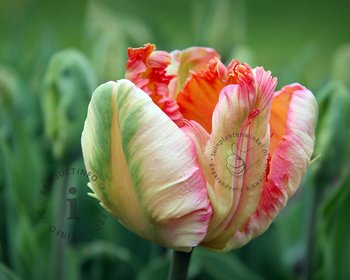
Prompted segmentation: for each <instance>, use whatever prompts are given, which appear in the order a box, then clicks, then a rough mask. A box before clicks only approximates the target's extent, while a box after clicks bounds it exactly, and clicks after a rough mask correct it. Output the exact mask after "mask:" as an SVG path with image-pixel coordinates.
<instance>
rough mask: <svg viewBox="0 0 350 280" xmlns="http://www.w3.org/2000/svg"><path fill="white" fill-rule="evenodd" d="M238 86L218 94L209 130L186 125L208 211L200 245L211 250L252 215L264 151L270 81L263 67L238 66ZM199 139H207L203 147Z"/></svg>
mask: <svg viewBox="0 0 350 280" xmlns="http://www.w3.org/2000/svg"><path fill="white" fill-rule="evenodd" d="M241 70H244V71H240V70H239V69H238V70H237V71H238V72H237V73H236V74H237V75H239V73H240V74H242V77H239V79H238V78H237V77H236V80H240V81H238V82H239V83H238V84H234V85H228V86H226V87H224V89H223V90H222V91H221V93H220V98H219V102H218V104H217V106H216V107H215V111H214V113H213V131H212V133H211V135H210V136H209V137H208V135H207V132H206V131H205V130H204V129H201V128H200V125H199V124H196V123H195V122H193V121H192V122H191V123H190V124H187V128H186V129H188V130H189V132H187V133H188V135H190V136H191V137H192V138H193V139H197V141H196V140H194V143H195V144H196V147H197V152H198V154H199V156H198V158H199V161H200V164H201V168H202V170H203V171H204V173H205V176H206V179H207V190H208V194H209V198H210V201H211V204H212V207H213V216H212V218H211V221H210V224H209V228H208V234H207V236H206V237H205V239H204V241H203V243H202V245H203V246H205V247H209V248H212V249H216V250H222V249H223V248H225V246H226V245H227V243H228V242H229V240H230V239H231V238H232V236H233V235H234V234H235V232H237V231H239V230H240V229H241V227H242V226H243V225H244V224H245V223H246V221H247V220H248V219H249V217H250V215H252V214H253V213H254V212H255V210H256V208H257V206H258V202H259V198H260V195H261V191H262V185H263V180H264V175H265V171H266V162H267V153H268V147H269V138H270V137H269V136H270V134H269V133H270V131H269V124H268V120H269V113H270V107H271V102H272V97H273V91H274V88H275V86H276V79H275V78H272V77H271V75H270V73H269V72H265V71H264V70H263V68H257V69H255V70H251V69H250V68H247V67H244V69H243V68H242V69H241ZM205 139H208V140H207V142H206V143H205V144H204V142H205Z"/></svg>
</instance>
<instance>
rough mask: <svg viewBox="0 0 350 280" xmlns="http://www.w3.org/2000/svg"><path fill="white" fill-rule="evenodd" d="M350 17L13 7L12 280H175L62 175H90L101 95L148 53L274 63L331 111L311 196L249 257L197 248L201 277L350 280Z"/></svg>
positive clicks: (15, 0)
mask: <svg viewBox="0 0 350 280" xmlns="http://www.w3.org/2000/svg"><path fill="white" fill-rule="evenodd" d="M349 10H350V4H349V2H348V1H345V0H344V1H341V0H335V1H332V2H330V1H326V0H310V1H302V0H295V1H289V2H287V1H278V0H256V1H253V0H251V1H244V0H232V1H230V0H216V1H215V0H177V1H168V0H153V1H145V0H143V1H141V0H129V1H127V0H115V1H112V0H109V1H108V0H104V1H82V0H77V1H53V0H47V1H33V0H0V279H1V280H2V279H29V280H30V279H35V280H37V279H57V280H59V279H165V277H166V274H167V269H168V266H169V252H168V251H167V250H165V249H163V248H160V247H158V246H157V245H154V244H150V243H148V242H146V241H143V240H141V239H140V238H138V237H137V236H135V235H134V234H133V233H130V232H128V231H127V230H126V229H124V228H123V227H122V226H121V225H120V224H119V223H118V222H117V221H116V220H114V219H113V218H112V217H111V216H110V215H109V214H108V213H106V212H105V211H104V210H103V209H102V208H101V207H99V205H98V203H97V202H96V201H94V200H93V198H90V197H88V196H87V195H86V192H87V191H88V189H87V187H86V183H87V181H88V180H87V177H86V176H80V175H79V176H78V175H72V174H71V175H69V176H67V175H66V176H61V177H60V176H59V175H57V174H60V172H61V174H62V172H63V173H64V172H65V171H64V170H66V169H67V168H68V169H69V170H70V172H71V173H72V170H73V169H72V168H76V170H81V169H83V168H84V167H83V163H82V156H81V150H80V133H81V129H82V122H83V120H84V118H85V115H86V108H87V104H88V101H89V98H90V95H91V93H92V91H93V89H94V88H95V87H96V86H97V85H98V84H100V83H102V82H105V81H107V80H111V79H112V80H115V79H118V78H121V77H123V74H124V64H125V59H126V50H127V47H129V46H132V47H138V46H142V45H143V44H144V43H146V42H152V43H155V44H156V45H157V47H158V49H163V50H168V51H171V50H174V49H183V48H186V47H189V46H193V45H205V46H209V47H212V48H215V49H217V50H218V51H219V52H220V53H221V54H222V57H223V60H224V61H226V62H228V61H229V59H230V58H232V57H236V58H239V59H241V60H242V61H246V62H248V63H250V64H251V65H252V66H257V65H263V66H264V67H265V69H270V70H271V71H272V73H273V75H275V76H277V77H278V81H279V83H278V88H281V87H282V86H283V85H284V84H286V83H292V82H295V81H298V82H301V83H303V84H304V85H305V86H307V87H308V88H310V89H311V90H312V91H313V92H314V94H315V95H316V97H317V99H318V101H319V105H320V118H319V125H318V129H317V145H316V151H315V155H314V157H316V156H318V155H321V157H320V158H319V159H318V160H316V161H315V162H314V163H313V164H312V166H311V167H310V169H309V171H308V173H307V175H306V176H305V178H304V180H303V183H302V186H301V188H300V191H298V193H297V194H296V195H295V196H294V197H293V199H292V200H291V201H290V202H289V204H288V206H287V208H286V209H285V210H284V211H283V212H282V213H281V214H280V215H279V217H278V219H277V220H276V221H275V222H274V223H273V224H272V225H271V227H270V228H269V230H268V231H267V232H266V233H265V234H264V235H262V236H261V237H259V238H257V239H256V240H254V241H252V242H250V243H249V244H248V245H247V246H245V247H243V248H241V249H239V250H236V251H233V252H229V253H226V254H217V253H213V252H209V251H207V250H204V249H201V248H198V249H196V250H195V252H194V255H193V259H192V262H191V267H190V275H189V278H190V279H219V280H220V279H350V267H349V265H348V264H349V262H350V238H349V232H350V223H349V213H350V212H349V211H350V185H349V184H350V175H349V172H348V170H349V167H350V166H349V165H350V164H349V161H350V160H349V158H350V157H349V151H350V144H349V143H350V137H349V131H350V129H349V128H350V127H349V126H350V45H347V44H350V32H349V26H350V17H349ZM62 170H63V171H62ZM65 174H66V173H65ZM57 176H58V177H57ZM68 188H69V189H68ZM72 188H73V189H72ZM74 190H75V192H74ZM68 191H69V192H68ZM70 191H71V192H70ZM69 199H71V202H69ZM74 202H77V205H76V207H77V208H74V207H73V205H72V204H69V203H74ZM69 207H70V208H69ZM72 207H73V208H74V209H77V213H72V212H69V211H71V209H72ZM68 208H69V209H70V210H68ZM68 212H69V213H68ZM69 214H72V215H73V216H76V217H78V218H79V219H73V221H72V220H70V221H67V220H66V217H67V215H69ZM59 228H60V229H61V230H62V231H63V232H64V233H65V234H66V233H67V234H68V233H69V234H70V237H69V238H68V235H67V236H65V237H63V235H62V233H61V235H60V233H59V232H58V229H59ZM91 228H93V229H94V230H91ZM89 230H90V231H89ZM87 231H89V232H90V233H89V234H85V235H83V234H81V233H82V232H87Z"/></svg>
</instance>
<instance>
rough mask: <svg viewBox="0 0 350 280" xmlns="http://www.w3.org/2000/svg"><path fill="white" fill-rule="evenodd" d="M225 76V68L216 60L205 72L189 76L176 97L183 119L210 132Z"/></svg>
mask: <svg viewBox="0 0 350 280" xmlns="http://www.w3.org/2000/svg"><path fill="white" fill-rule="evenodd" d="M226 74H227V71H226V67H225V66H224V65H223V64H222V63H221V62H220V60H218V59H215V60H212V61H211V62H210V65H209V68H208V69H207V70H205V71H202V72H198V73H194V72H193V73H192V74H191V76H190V77H189V78H188V80H187V82H186V84H185V86H184V88H183V90H181V91H180V93H179V94H178V96H177V103H178V104H179V106H180V112H181V113H182V115H183V116H184V118H186V119H189V120H194V121H196V122H198V123H199V124H201V125H202V126H203V127H204V128H205V129H206V130H207V131H208V132H211V119H212V114H213V111H214V108H215V105H216V104H217V102H218V99H219V94H220V91H221V90H222V88H223V87H224V86H225V79H226Z"/></svg>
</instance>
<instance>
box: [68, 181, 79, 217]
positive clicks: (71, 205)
mask: <svg viewBox="0 0 350 280" xmlns="http://www.w3.org/2000/svg"><path fill="white" fill-rule="evenodd" d="M68 192H69V193H70V194H71V195H75V194H76V193H77V189H76V188H74V187H70V188H69V189H68ZM67 201H68V217H67V219H68V220H76V219H79V217H78V207H77V205H78V204H77V199H76V198H68V199H67Z"/></svg>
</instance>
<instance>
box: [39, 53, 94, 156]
mask: <svg viewBox="0 0 350 280" xmlns="http://www.w3.org/2000/svg"><path fill="white" fill-rule="evenodd" d="M95 86H96V78H95V74H94V72H93V70H92V67H91V66H90V64H89V62H88V61H87V59H86V58H85V57H84V56H83V55H82V54H81V53H79V52H78V51H76V50H64V51H61V52H58V53H57V54H55V55H54V56H53V57H52V58H51V61H50V63H49V67H48V69H47V72H46V76H45V78H44V84H43V93H42V109H43V115H44V122H45V133H46V136H47V138H48V139H49V141H50V143H51V145H52V148H53V155H54V157H55V158H56V159H59V160H67V159H71V158H73V157H74V156H75V155H76V154H78V153H80V135H81V131H82V129H83V122H84V119H85V116H86V112H87V106H88V103H89V101H90V97H91V94H92V92H93V90H94V88H95Z"/></svg>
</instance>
